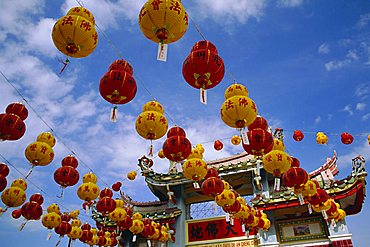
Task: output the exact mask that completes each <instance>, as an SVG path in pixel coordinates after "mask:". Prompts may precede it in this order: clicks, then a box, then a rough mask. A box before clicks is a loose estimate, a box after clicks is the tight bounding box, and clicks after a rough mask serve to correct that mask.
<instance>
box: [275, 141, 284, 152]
mask: <svg viewBox="0 0 370 247" xmlns="http://www.w3.org/2000/svg"><path fill="white" fill-rule="evenodd" d="M272 150H280V151H284V150H285V145H284V142H283V141H282V140H279V139H274V146H273V147H272Z"/></svg>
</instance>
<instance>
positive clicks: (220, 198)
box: [201, 168, 271, 231]
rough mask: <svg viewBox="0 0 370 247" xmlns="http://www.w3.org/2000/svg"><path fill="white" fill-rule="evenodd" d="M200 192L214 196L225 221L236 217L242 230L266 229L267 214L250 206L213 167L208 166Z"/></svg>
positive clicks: (267, 222)
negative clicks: (224, 214) (223, 213)
mask: <svg viewBox="0 0 370 247" xmlns="http://www.w3.org/2000/svg"><path fill="white" fill-rule="evenodd" d="M201 188H202V192H203V194H205V195H206V196H211V197H214V200H215V202H216V204H217V205H218V206H220V207H222V209H223V210H224V212H225V213H226V221H233V219H238V220H239V221H240V222H241V223H242V228H243V231H245V230H246V228H247V231H249V229H251V228H256V229H257V230H258V229H262V230H264V231H267V230H268V229H269V228H270V225H271V223H270V221H269V220H268V219H267V215H266V214H264V213H262V212H260V211H258V210H255V209H254V208H252V207H250V206H249V205H248V204H247V203H246V201H245V199H244V198H243V197H240V196H239V194H238V193H237V192H236V191H235V190H233V189H232V188H231V186H230V185H229V183H228V182H226V181H224V180H222V179H221V178H219V176H218V172H217V170H216V169H214V168H209V169H208V171H207V175H206V178H205V180H204V181H203V183H202V187H201Z"/></svg>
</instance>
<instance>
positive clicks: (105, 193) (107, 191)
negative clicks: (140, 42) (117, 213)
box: [100, 188, 113, 198]
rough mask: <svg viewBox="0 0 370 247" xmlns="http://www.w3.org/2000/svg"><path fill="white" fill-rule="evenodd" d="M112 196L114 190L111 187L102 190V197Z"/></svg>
mask: <svg viewBox="0 0 370 247" xmlns="http://www.w3.org/2000/svg"><path fill="white" fill-rule="evenodd" d="M112 196H113V192H112V191H111V189H109V188H105V189H103V190H102V191H100V198H104V197H110V198H112Z"/></svg>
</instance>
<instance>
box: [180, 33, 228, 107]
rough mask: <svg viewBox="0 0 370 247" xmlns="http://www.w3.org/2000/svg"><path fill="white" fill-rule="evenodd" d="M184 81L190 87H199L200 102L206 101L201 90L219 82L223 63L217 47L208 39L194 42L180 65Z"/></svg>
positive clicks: (223, 68)
mask: <svg viewBox="0 0 370 247" xmlns="http://www.w3.org/2000/svg"><path fill="white" fill-rule="evenodd" d="M182 74H183V76H184V79H185V81H186V82H187V83H188V84H189V85H190V86H192V87H194V88H197V89H201V102H202V103H207V100H206V96H205V95H204V94H203V95H202V92H203V93H204V91H203V90H206V89H210V88H213V87H215V86H216V85H217V84H219V83H220V82H221V81H222V79H223V78H224V75H225V65H224V62H223V60H222V58H221V57H220V56H219V55H218V52H217V48H216V47H215V46H214V45H213V44H212V43H211V42H209V41H206V40H202V41H198V42H197V43H195V45H194V46H193V48H192V50H191V52H190V55H189V56H188V57H187V58H186V59H185V61H184V63H183V65H182Z"/></svg>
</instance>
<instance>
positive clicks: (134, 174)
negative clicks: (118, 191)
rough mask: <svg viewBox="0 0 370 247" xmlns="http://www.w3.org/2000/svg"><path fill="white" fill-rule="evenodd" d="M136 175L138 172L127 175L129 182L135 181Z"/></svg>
mask: <svg viewBox="0 0 370 247" xmlns="http://www.w3.org/2000/svg"><path fill="white" fill-rule="evenodd" d="M136 175H137V173H136V171H131V172H129V173H127V178H128V179H129V180H135V178H136Z"/></svg>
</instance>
